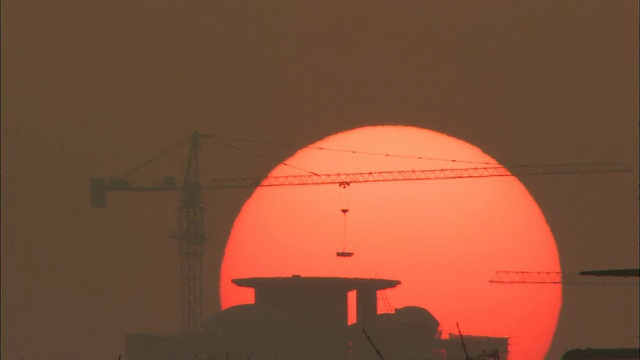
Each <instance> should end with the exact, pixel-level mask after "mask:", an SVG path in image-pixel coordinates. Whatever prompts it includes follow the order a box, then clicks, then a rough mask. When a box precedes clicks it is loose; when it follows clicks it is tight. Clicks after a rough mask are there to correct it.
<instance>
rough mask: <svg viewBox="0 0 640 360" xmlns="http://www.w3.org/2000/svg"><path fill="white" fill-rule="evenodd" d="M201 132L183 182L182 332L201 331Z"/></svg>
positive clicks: (180, 237)
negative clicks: (199, 152) (199, 155)
mask: <svg viewBox="0 0 640 360" xmlns="http://www.w3.org/2000/svg"><path fill="white" fill-rule="evenodd" d="M199 146H200V144H199V136H198V133H197V132H196V133H194V134H193V136H192V138H191V147H190V149H189V158H188V159H187V166H186V169H185V174H184V180H183V182H182V184H183V186H182V202H181V204H180V207H178V231H177V234H176V235H175V236H174V238H175V239H177V240H178V251H179V254H180V272H181V277H180V292H181V309H182V320H181V328H182V331H183V332H192V331H198V330H200V329H201V328H202V257H203V254H204V242H205V240H206V236H205V231H204V208H203V207H202V206H201V205H200V193H201V185H200V163H199V158H198V148H199Z"/></svg>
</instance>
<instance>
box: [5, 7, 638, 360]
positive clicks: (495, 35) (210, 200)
mask: <svg viewBox="0 0 640 360" xmlns="http://www.w3.org/2000/svg"><path fill="white" fill-rule="evenodd" d="M613 3H615V6H614V5H613ZM613 3H612V2H610V1H584V0H567V1H544V0H543V1H539V0H536V1H533V0H531V1H516V2H514V1H507V0H504V1H502V0H487V1H475V2H467V1H456V0H451V1H419V2H393V3H391V2H382V1H322V2H308V1H296V2H291V3H287V2H277V3H274V2H259V3H255V4H248V3H240V2H217V1H210V0H208V1H200V0H194V1H191V2H189V3H182V2H168V1H163V2H158V1H150V0H140V1H120V0H114V1H84V0H82V1H81V0H65V1H61V0H21V1H3V2H2V11H1V12H0V13H1V16H2V22H1V23H2V25H1V26H2V31H1V36H2V41H1V46H2V76H1V78H2V93H1V96H2V121H1V123H0V126H1V132H0V134H1V141H0V146H1V150H2V151H1V162H2V164H1V166H2V172H1V173H0V176H1V177H2V179H1V180H2V181H1V186H2V198H1V201H2V211H1V216H2V226H1V228H2V234H1V239H2V244H1V247H2V249H1V250H2V251H1V252H0V256H1V261H0V263H1V270H2V271H1V276H2V279H1V281H0V284H1V287H2V291H1V306H2V314H1V317H2V323H1V327H2V329H1V331H0V335H1V336H2V354H1V357H2V359H9V360H11V359H18V358H19V357H24V358H25V359H27V360H32V359H35V360H40V359H50V360H62V359H65V360H66V359H76V358H83V359H105V358H106V359H116V358H117V355H118V354H120V353H122V352H123V351H124V338H123V336H124V334H129V333H139V332H173V331H176V330H177V329H179V326H180V325H179V324H180V267H179V264H180V261H179V255H178V249H177V244H176V243H175V241H174V240H172V239H171V238H170V235H171V234H172V231H174V230H175V229H176V228H177V220H176V216H177V215H176V212H177V210H176V208H177V207H178V206H179V200H180V199H179V194H176V193H162V194H159V193H156V194H150V193H148V194H109V196H108V200H107V203H108V205H107V207H106V208H104V209H92V208H91V207H90V202H89V190H88V181H89V179H90V178H91V177H99V176H103V177H118V176H121V175H122V174H123V173H125V172H126V171H128V170H130V169H131V168H133V167H135V166H136V165H137V164H140V163H142V162H144V161H145V160H147V159H149V158H151V157H152V156H153V155H154V154H157V153H159V152H161V151H162V150H163V149H166V148H168V147H170V146H171V145H172V144H175V143H176V142H178V141H179V140H180V139H182V138H185V137H187V136H188V135H189V134H191V133H193V132H194V131H196V130H198V131H201V132H203V133H211V134H217V135H220V136H227V137H230V138H243V139H261V140H267V141H272V142H276V143H289V144H292V145H294V146H293V147H278V146H269V145H266V144H259V143H236V145H237V146H240V147H246V148H247V150H250V151H251V152H253V153H258V154H260V155H263V157H262V158H259V157H255V156H250V155H249V154H247V153H242V152H237V151H232V150H231V149H229V148H228V147H224V146H220V144H216V143H204V144H203V146H202V148H201V162H202V174H201V177H202V179H203V181H205V180H206V179H210V178H218V177H240V176H260V177H261V176H266V175H267V174H268V173H269V172H270V171H271V170H273V169H274V168H276V167H277V166H278V165H279V164H280V163H281V162H282V161H284V160H286V159H288V158H289V157H291V156H292V155H294V153H295V151H297V150H298V149H301V148H304V147H305V146H308V145H310V144H313V143H315V142H317V141H319V140H321V139H323V138H325V137H327V136H330V135H332V134H337V133H340V132H342V131H345V130H349V129H354V128H359V127H362V126H369V125H380V124H395V125H412V126H417V127H421V128H426V129H431V130H434V131H437V132H440V133H443V134H448V135H450V136H454V137H455V138H458V139H462V140H464V141H465V142H468V143H470V144H473V145H474V146H477V147H478V148H480V149H482V150H483V151H484V152H485V153H486V154H488V155H490V156H491V157H492V158H494V159H496V161H498V162H499V163H501V164H504V165H506V166H510V165H514V164H552V163H569V162H595V161H619V162H622V163H623V164H625V165H627V166H629V167H631V168H632V170H633V171H632V172H631V173H629V174H599V175H598V174H592V175H562V176H545V177H529V178H524V177H523V178H521V179H519V180H520V181H521V182H522V183H523V184H524V185H525V187H526V188H527V190H528V192H529V193H530V195H531V196H532V197H533V198H534V199H535V201H536V202H537V204H538V206H539V207H540V209H541V210H542V212H543V213H544V216H545V218H546V221H547V224H548V225H549V228H550V229H551V231H552V233H553V236H554V238H555V241H556V244H557V250H558V256H559V259H560V264H561V267H562V270H563V271H569V272H577V271H580V270H586V269H607V268H617V267H638V264H639V260H638V236H639V235H638V218H639V216H638V178H637V173H638V166H637V164H638V151H637V150H638V101H637V99H638V18H637V14H638V2H637V1H635V0H616V1H615V2H613ZM187 150H188V149H186V148H185V147H178V148H176V149H175V150H174V151H173V152H171V153H169V154H168V155H167V156H166V157H163V158H162V159H161V160H162V161H160V160H159V161H156V162H153V163H152V164H151V166H150V167H149V168H145V171H143V172H140V173H139V174H136V176H140V177H142V178H147V177H150V178H162V177H164V176H176V177H178V178H180V177H181V176H182V174H184V159H185V157H186V154H187ZM368 186H369V185H363V186H355V185H354V186H352V187H351V188H350V191H351V204H352V206H351V207H352V211H351V213H350V214H349V215H350V216H351V219H350V220H352V222H353V225H350V227H349V229H350V231H351V232H350V235H351V236H352V237H355V236H356V234H357V233H353V231H356V230H357V227H356V228H354V227H355V226H356V225H357V224H358V222H357V219H358V217H359V216H362V215H363V214H365V213H366V211H369V210H368V208H367V210H363V209H362V207H361V208H360V209H358V201H360V200H359V199H362V198H363V197H362V196H361V194H360V192H366V189H367V187H368ZM405 186H414V185H409V184H406V185H400V184H398V187H399V189H402V188H403V187H405ZM416 186H417V185H416ZM438 186H442V185H438ZM337 190H339V189H327V190H326V191H329V192H331V193H332V195H331V196H332V198H334V199H335V197H334V196H333V195H335V196H338V194H335V193H334V192H333V191H337ZM252 191H253V190H252V189H244V190H232V191H226V190H225V191H223V190H220V191H217V190H216V191H211V192H206V193H204V194H203V206H204V207H205V208H206V212H205V214H206V224H205V226H206V227H205V228H206V231H207V234H208V236H209V239H210V240H209V242H208V243H207V245H206V251H205V259H204V268H205V271H204V314H205V316H206V317H209V316H211V315H213V314H214V313H215V312H216V311H218V310H219V308H220V301H219V294H218V285H219V279H220V266H221V263H222V258H223V252H224V248H225V246H226V241H227V239H228V238H229V235H230V233H231V229H232V227H233V223H234V220H235V219H236V217H237V215H238V214H239V212H240V210H241V208H242V206H243V204H244V203H245V201H246V200H247V199H248V198H249V197H250V196H251V194H252ZM282 191H285V189H281V190H277V189H276V192H274V193H272V194H273V195H269V196H276V195H277V194H279V193H280V192H282ZM286 191H290V190H286ZM322 191H325V190H322ZM398 191H399V192H400V190H398ZM260 192H262V191H261V190H260ZM336 201H337V200H336ZM333 206H334V203H333V202H332V203H331V204H328V205H327V211H329V210H331V211H333V209H334V207H333ZM440 206H441V207H442V205H440ZM398 210H399V211H400V210H402V209H398ZM330 213H331V214H334V213H333V212H330ZM327 216H329V215H327ZM330 216H334V215H330ZM335 216H337V217H338V221H340V220H341V219H340V218H339V217H340V216H341V214H340V213H337V214H335ZM327 231H335V232H337V235H340V227H338V228H333V227H332V228H330V229H327ZM330 235H332V234H330V233H327V236H330ZM354 239H357V237H355V238H354ZM353 245H357V244H356V243H354V244H353ZM340 246H341V244H340V243H339V242H338V243H337V244H335V246H333V245H332V246H330V249H329V250H331V252H335V251H337V250H339V249H340ZM356 250H357V249H356ZM363 251H365V250H364V249H362V248H361V249H360V250H359V251H356V255H354V258H353V260H357V259H358V258H360V257H362V256H364V253H363ZM336 260H337V259H336ZM381 275H383V274H381ZM392 275H393V274H392ZM534 289H539V290H538V291H547V290H544V289H543V288H534ZM397 291H401V290H400V288H398V289H397ZM503 291H506V290H503ZM638 301H639V299H638V292H637V287H630V286H577V285H576V286H565V287H563V289H562V309H561V311H560V315H559V318H558V326H557V330H556V333H555V335H554V337H553V340H552V343H551V347H550V350H549V353H548V355H547V358H548V359H559V358H560V357H561V356H562V354H563V353H564V352H565V351H567V350H568V349H570V348H575V347H616V346H617V347H628V346H636V347H637V346H638V339H639V336H638V335H639V334H638V321H637V320H638V306H637V304H638ZM440 317H442V316H440ZM461 326H462V328H463V330H464V328H465V326H466V325H465V323H464V322H462V321H461Z"/></svg>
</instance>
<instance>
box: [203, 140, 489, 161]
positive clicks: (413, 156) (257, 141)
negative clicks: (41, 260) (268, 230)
mask: <svg viewBox="0 0 640 360" xmlns="http://www.w3.org/2000/svg"><path fill="white" fill-rule="evenodd" d="M216 138H217V139H223V140H230V141H240V142H250V143H255V144H265V145H276V146H281V147H289V148H294V149H301V148H306V149H314V150H323V151H335V152H344V153H350V154H358V155H372V156H384V157H396V158H405V159H418V160H432V161H447V162H453V163H467V164H483V165H498V164H496V163H495V162H490V161H472V160H459V159H444V158H436V157H428V156H418V155H406V154H391V153H378V152H371V151H358V150H349V149H336V148H326V147H323V146H306V147H304V146H298V145H294V144H287V143H279V142H274V141H266V140H257V139H243V138H236V137H222V136H217V137H216Z"/></svg>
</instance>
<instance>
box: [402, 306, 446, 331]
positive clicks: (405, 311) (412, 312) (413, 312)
mask: <svg viewBox="0 0 640 360" xmlns="http://www.w3.org/2000/svg"><path fill="white" fill-rule="evenodd" d="M395 318H396V321H398V322H401V323H422V324H428V325H430V326H431V327H436V328H437V327H438V326H440V322H439V321H438V319H436V318H435V316H433V315H432V314H431V313H430V312H429V311H428V310H427V309H425V308H421V307H419V306H405V307H403V308H399V309H396V312H395Z"/></svg>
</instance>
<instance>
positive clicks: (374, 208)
mask: <svg viewBox="0 0 640 360" xmlns="http://www.w3.org/2000/svg"><path fill="white" fill-rule="evenodd" d="M341 150H350V151H341ZM488 164H489V165H499V164H498V163H497V162H496V161H495V160H494V159H492V158H491V157H490V156H489V155H487V154H485V153H483V152H482V151H481V150H480V149H478V148H477V147H474V146H472V145H470V144H468V143H466V142H464V141H461V140H458V139H455V138H453V137H450V136H447V135H443V134H440V133H437V132H434V131H430V130H426V129H420V128H415V127H405V126H375V127H364V128H358V129H354V130H350V131H345V132H342V133H339V134H336V135H333V136H330V137H327V138H325V139H323V140H321V141H319V142H317V143H315V144H312V145H310V146H308V147H306V148H304V149H301V150H300V151H298V152H297V153H295V154H294V155H293V156H292V157H290V158H289V159H287V160H286V161H285V162H283V163H282V164H280V165H279V166H277V167H276V168H275V169H274V170H273V171H271V173H270V174H269V176H283V175H298V174H303V172H302V171H301V170H300V169H304V170H307V171H309V172H313V173H318V174H320V173H352V172H370V171H371V172H373V171H389V170H411V169H416V170H417V169H444V168H464V167H469V168H471V167H483V166H488ZM288 165H293V166H288ZM342 209H348V212H347V213H346V215H344V214H343V212H342V211H341V210H342ZM344 217H346V218H344ZM343 220H344V222H343ZM337 252H352V253H353V256H351V257H340V256H336V253H337ZM497 270H523V271H535V270H546V271H560V262H559V258H558V252H557V249H556V244H555V240H554V238H553V235H552V233H551V231H550V229H549V226H548V225H547V223H546V221H545V218H544V215H543V214H542V212H541V210H540V208H539V207H538V206H537V204H536V202H535V201H534V199H533V198H532V197H531V195H530V194H529V192H528V191H527V190H526V188H525V187H524V186H523V185H522V184H521V183H520V182H519V181H518V179H517V178H515V177H490V178H472V179H454V180H431V181H399V182H381V183H369V184H352V185H351V186H347V187H344V188H343V187H339V186H336V185H319V186H287V187H276V188H263V187H258V188H257V189H256V190H255V192H254V193H253V195H252V196H251V197H250V198H249V200H247V202H246V203H245V204H244V207H243V208H242V211H241V212H240V214H239V215H238V217H237V218H236V221H235V224H234V226H233V229H232V231H231V234H230V237H229V240H228V244H227V247H226V250H225V256H224V259H223V264H222V270H221V283H220V293H221V303H222V307H223V308H228V307H230V306H233V305H238V304H245V303H252V302H253V293H252V291H251V290H250V289H246V288H241V287H238V286H236V285H234V284H232V283H231V280H232V279H237V278H245V277H271V276H291V275H293V274H297V275H302V276H338V277H361V278H385V279H395V280H400V281H401V285H399V286H398V287H397V288H394V289H391V290H388V291H387V292H386V294H385V295H386V297H387V299H388V305H390V307H393V308H400V307H403V306H409V305H416V306H421V307H424V308H426V309H427V310H429V311H430V312H431V313H432V314H433V315H434V316H435V317H436V318H437V319H438V320H439V321H440V323H441V329H442V330H443V332H444V333H447V332H451V333H457V330H456V322H457V323H459V324H460V327H461V328H462V331H463V333H465V334H472V335H486V336H501V337H509V338H510V353H509V359H513V360H525V359H526V360H541V359H543V358H544V356H545V354H546V353H547V350H548V348H549V345H550V343H551V340H552V337H553V334H554V331H555V328H556V323H557V319H558V315H559V312H560V307H561V302H562V293H561V287H560V286H556V285H550V286H532V285H496V284H492V283H489V281H488V280H489V279H490V278H491V276H492V275H493V273H494V272H495V271H497ZM385 311H392V310H391V309H389V308H388V306H385V302H380V303H379V312H385Z"/></svg>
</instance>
